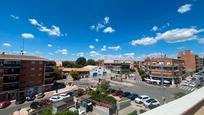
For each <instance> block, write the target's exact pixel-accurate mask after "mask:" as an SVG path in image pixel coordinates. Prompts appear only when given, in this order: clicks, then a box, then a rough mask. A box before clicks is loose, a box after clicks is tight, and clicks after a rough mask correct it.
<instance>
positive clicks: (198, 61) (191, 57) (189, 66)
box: [178, 50, 203, 72]
mask: <svg viewBox="0 0 204 115" xmlns="http://www.w3.org/2000/svg"><path fill="white" fill-rule="evenodd" d="M178 59H182V60H184V63H185V68H186V71H188V72H194V71H199V70H202V69H203V59H202V58H200V57H199V56H198V55H196V54H192V53H191V51H190V50H186V51H185V53H183V52H181V51H180V52H178Z"/></svg>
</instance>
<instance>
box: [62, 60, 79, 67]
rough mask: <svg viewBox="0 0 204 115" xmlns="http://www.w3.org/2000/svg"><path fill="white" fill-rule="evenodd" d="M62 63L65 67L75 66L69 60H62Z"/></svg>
mask: <svg viewBox="0 0 204 115" xmlns="http://www.w3.org/2000/svg"><path fill="white" fill-rule="evenodd" d="M62 65H63V67H67V68H73V67H75V66H76V65H75V64H74V62H71V61H63V62H62Z"/></svg>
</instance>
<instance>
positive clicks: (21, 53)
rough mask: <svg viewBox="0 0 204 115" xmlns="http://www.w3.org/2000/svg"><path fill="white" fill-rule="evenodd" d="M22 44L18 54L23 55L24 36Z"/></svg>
mask: <svg viewBox="0 0 204 115" xmlns="http://www.w3.org/2000/svg"><path fill="white" fill-rule="evenodd" d="M22 42H23V44H22V49H21V52H20V55H24V38H23V41H22Z"/></svg>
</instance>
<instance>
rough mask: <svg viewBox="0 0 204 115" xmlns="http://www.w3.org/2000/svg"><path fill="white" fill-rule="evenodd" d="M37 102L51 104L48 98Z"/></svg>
mask: <svg viewBox="0 0 204 115" xmlns="http://www.w3.org/2000/svg"><path fill="white" fill-rule="evenodd" d="M39 103H40V104H41V105H50V104H52V101H50V100H49V99H43V100H40V101H39Z"/></svg>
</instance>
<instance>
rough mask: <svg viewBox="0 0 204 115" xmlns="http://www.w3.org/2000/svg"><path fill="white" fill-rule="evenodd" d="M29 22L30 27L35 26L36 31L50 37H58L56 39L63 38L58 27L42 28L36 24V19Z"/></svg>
mask: <svg viewBox="0 0 204 115" xmlns="http://www.w3.org/2000/svg"><path fill="white" fill-rule="evenodd" d="M29 21H30V23H31V24H32V25H35V26H37V27H38V30H39V31H41V32H47V33H48V34H49V35H51V36H58V37H59V36H63V34H62V33H61V31H60V28H59V27H58V26H55V25H52V27H51V28H47V27H46V26H43V25H42V24H40V23H38V21H37V20H36V19H29Z"/></svg>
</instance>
